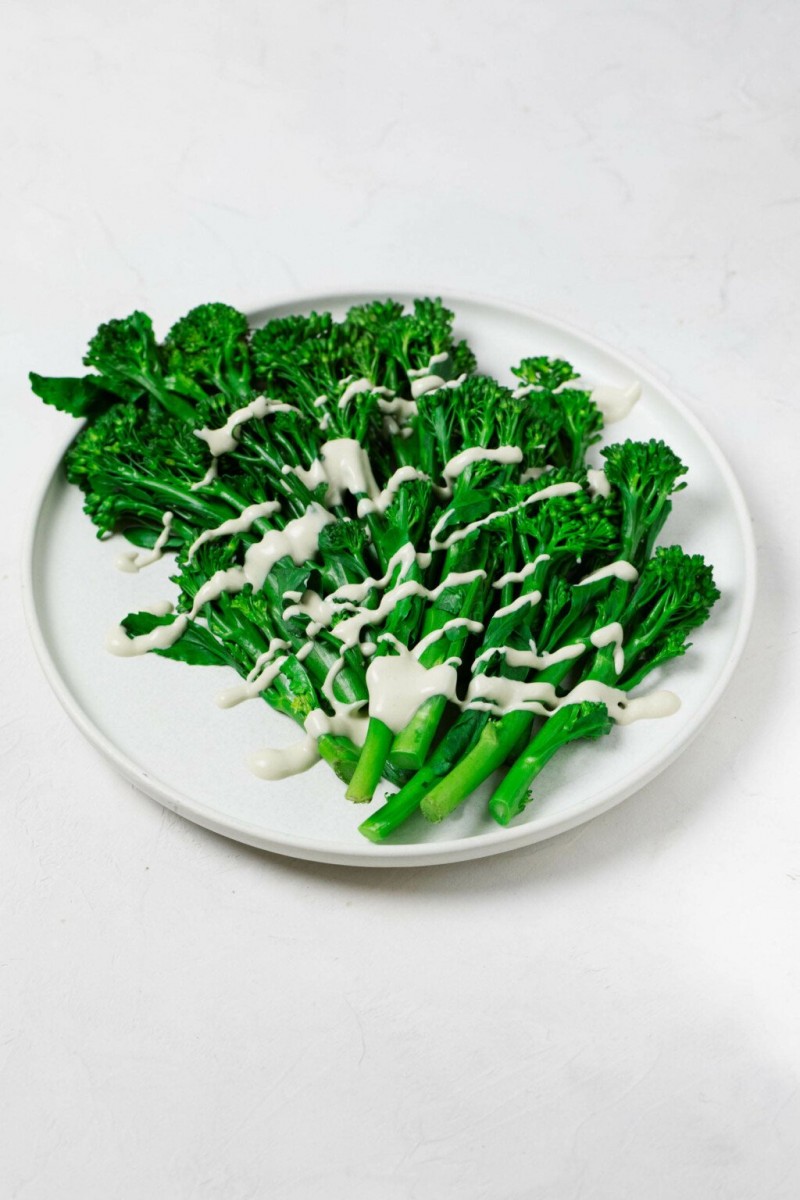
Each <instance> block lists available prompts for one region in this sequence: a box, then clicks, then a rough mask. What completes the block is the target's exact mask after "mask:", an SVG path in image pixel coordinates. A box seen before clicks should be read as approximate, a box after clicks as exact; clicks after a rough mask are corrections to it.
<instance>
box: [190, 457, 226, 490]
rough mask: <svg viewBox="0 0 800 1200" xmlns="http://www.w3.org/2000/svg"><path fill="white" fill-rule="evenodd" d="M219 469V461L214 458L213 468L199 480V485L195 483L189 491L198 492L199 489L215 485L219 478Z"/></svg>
mask: <svg viewBox="0 0 800 1200" xmlns="http://www.w3.org/2000/svg"><path fill="white" fill-rule="evenodd" d="M218 467H219V464H218V463H217V460H216V459H215V458H212V460H211V466H210V467H209V468H208V470H207V471H206V473H205V475H204V476H203V478H202V479H198V481H197V483H193V484H192V486H191V487H190V488H189V491H190V492H196V491H198V489H199V488H202V487H206V485H207V484H209V483H213V482H214V480H215V479H216V478H217V471H218Z"/></svg>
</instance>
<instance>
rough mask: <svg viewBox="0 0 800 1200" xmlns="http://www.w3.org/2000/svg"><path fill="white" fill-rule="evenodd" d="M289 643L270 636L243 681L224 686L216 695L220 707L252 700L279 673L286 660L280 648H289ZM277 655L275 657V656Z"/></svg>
mask: <svg viewBox="0 0 800 1200" xmlns="http://www.w3.org/2000/svg"><path fill="white" fill-rule="evenodd" d="M290 649H291V647H290V646H289V643H288V642H286V641H284V640H283V639H282V638H272V640H271V641H270V644H269V646H268V647H267V649H266V650H265V651H264V653H263V654H260V655H259V656H258V658H257V659H256V661H255V663H254V665H253V668H252V670H251V671H250V673H249V675H248V676H247V679H246V680H245V681H244V682H243V683H235V684H233V686H232V687H228V688H225V689H224V690H223V691H221V692H220V693H219V695H218V696H217V704H218V705H219V707H220V708H233V706H234V705H235V704H241V703H242V702H243V701H244V700H254V699H255V698H256V696H259V695H260V694H261V693H262V692H263V691H265V690H266V689H267V688H268V687H269V685H270V684H271V683H272V681H273V680H274V679H275V678H276V676H277V675H279V674H280V670H281V667H282V666H283V664H284V663H285V662H286V659H287V657H288V656H287V655H286V654H280V651H281V650H290ZM276 656H277V657H276Z"/></svg>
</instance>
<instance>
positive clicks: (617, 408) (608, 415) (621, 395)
mask: <svg viewBox="0 0 800 1200" xmlns="http://www.w3.org/2000/svg"><path fill="white" fill-rule="evenodd" d="M641 394H642V385H641V384H640V383H639V382H638V381H636V380H635V381H634V382H633V383H631V384H629V385H628V387H626V388H618V387H610V386H608V385H606V384H602V385H601V386H600V387H593V388H591V396H592V400H594V402H595V404H596V405H597V407H598V408H599V409H600V412H601V413H602V414H603V421H604V422H605V424H606V425H613V424H615V422H617V421H621V420H623V418H624V417H627V415H628V413H629V412H630V411H631V409H632V408H633V406H634V404H635V403H636V401H637V400H638V399H639V397H640V396H641Z"/></svg>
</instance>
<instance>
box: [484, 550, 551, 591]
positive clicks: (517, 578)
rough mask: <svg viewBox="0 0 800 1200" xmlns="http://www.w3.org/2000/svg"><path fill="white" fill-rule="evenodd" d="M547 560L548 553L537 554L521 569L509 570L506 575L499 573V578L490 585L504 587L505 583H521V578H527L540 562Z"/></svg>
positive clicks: (548, 559)
mask: <svg viewBox="0 0 800 1200" xmlns="http://www.w3.org/2000/svg"><path fill="white" fill-rule="evenodd" d="M549 561H550V555H549V554H537V555H536V558H534V559H532V560H531V561H530V562H529V563H526V564H525V566H524V567H523V568H522V570H521V571H509V572H508V574H507V575H501V576H500V578H499V579H496V580H495V582H494V583H493V584H492V587H495V588H504V587H505V586H506V584H509V583H522V582H523V580H525V579H527V578H528V576H529V575H532V574H533V573H534V571H535V570H536V569H537V567H538V566H539V564H540V563H543V562H549Z"/></svg>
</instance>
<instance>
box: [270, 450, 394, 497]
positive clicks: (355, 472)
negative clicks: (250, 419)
mask: <svg viewBox="0 0 800 1200" xmlns="http://www.w3.org/2000/svg"><path fill="white" fill-rule="evenodd" d="M284 470H286V471H290V472H292V473H293V474H295V475H297V477H298V478H299V479H302V481H303V483H304V484H305V485H306V487H307V488H309V489H310V490H311V491H313V490H314V488H317V487H319V485H320V484H321V483H327V485H328V490H327V491H326V493H325V504H326V505H327V507H329V508H333V507H334V506H335V505H337V504H341V503H342V500H343V499H344V496H345V493H346V492H349V493H350V495H351V496H367V497H370V498H373V499H374V498H376V497H377V496H379V495H380V493H379V490H378V485H377V483H376V482H375V477H374V475H373V474H372V465H371V463H370V461H369V456H368V454H367V452H366V450H365V449H364V447H363V446H362V445H361V443H360V442H358V441H356V439H355V438H332V439H331V440H330V441H328V442H324V443H323V445H322V448H321V451H320V457H319V458H317V459H315V460H314V462H313V463H312V464H311V466H310V467H309V468H307V469H306V468H305V467H288V468H284Z"/></svg>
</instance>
